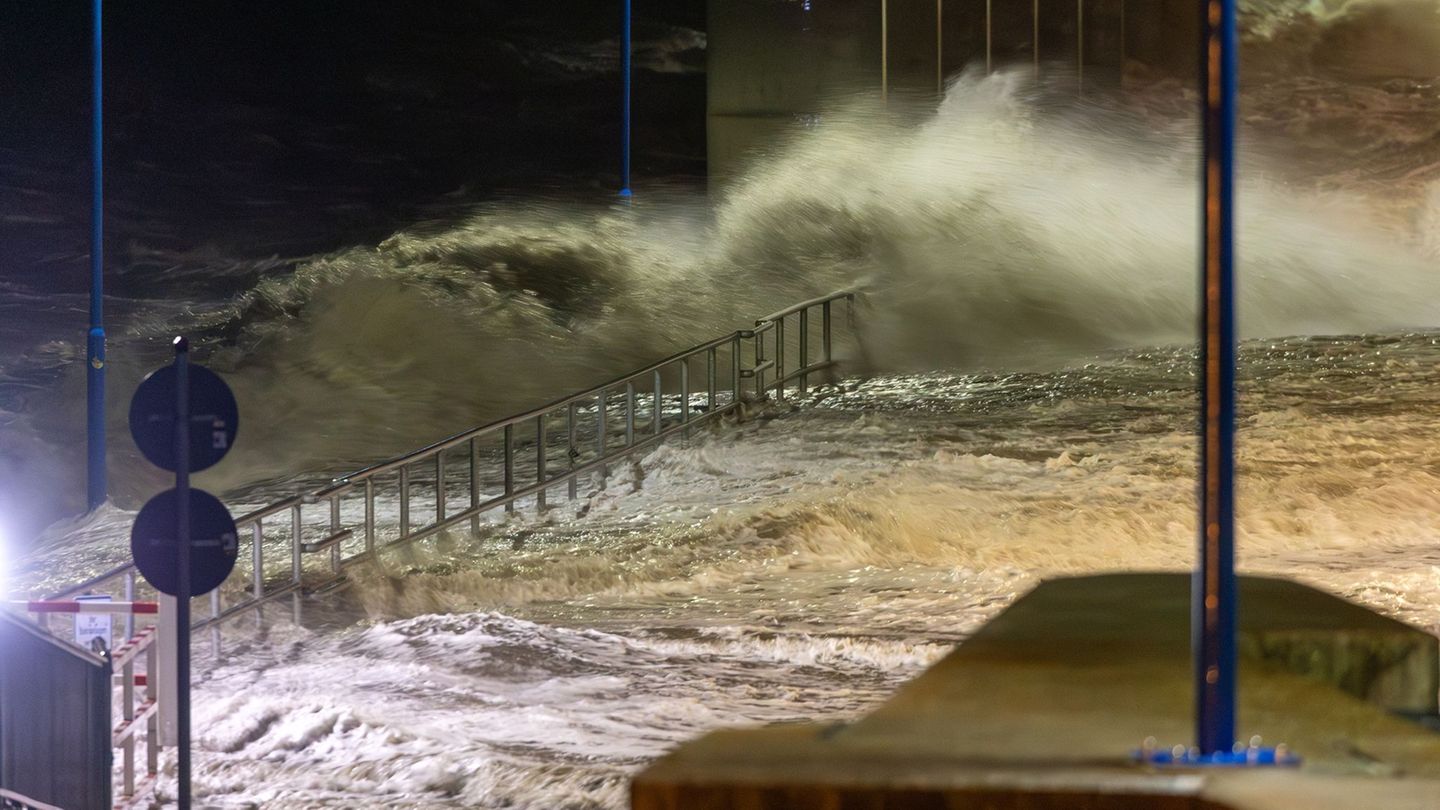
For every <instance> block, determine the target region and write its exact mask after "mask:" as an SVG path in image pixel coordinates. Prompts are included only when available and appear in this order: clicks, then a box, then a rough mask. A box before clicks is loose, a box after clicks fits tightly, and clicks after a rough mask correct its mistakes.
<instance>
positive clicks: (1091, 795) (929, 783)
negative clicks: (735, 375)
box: [632, 574, 1440, 810]
mask: <svg viewBox="0 0 1440 810" xmlns="http://www.w3.org/2000/svg"><path fill="white" fill-rule="evenodd" d="M1189 582H1190V581H1189V577H1188V576H1187V575H1183V574H1117V575H1104V576H1092V577H1078V578H1073V579H1062V580H1055V581H1051V582H1046V583H1043V584H1042V585H1040V586H1039V587H1037V588H1036V589H1035V590H1034V591H1032V592H1031V593H1029V594H1027V595H1026V596H1024V597H1023V598H1021V599H1020V600H1019V601H1017V602H1016V603H1015V604H1014V605H1012V606H1011V607H1010V608H1009V609H1007V610H1006V611H1005V612H1004V613H1002V614H1001V615H999V616H997V617H996V618H995V619H994V620H993V621H991V622H990V623H989V624H987V625H986V626H985V627H984V628H982V629H981V630H980V631H979V632H978V633H976V634H975V636H973V637H972V638H971V639H969V640H968V641H966V642H965V643H964V644H962V645H960V647H959V648H957V649H956V650H955V651H954V652H952V653H951V654H950V655H949V656H947V657H946V658H945V659H943V660H942V661H940V662H939V663H938V664H936V665H935V666H934V667H932V668H931V669H930V670H929V671H927V672H926V673H924V674H923V675H921V676H920V677H919V678H917V679H915V680H914V681H912V682H911V683H910V684H908V685H907V686H905V687H904V688H902V689H901V690H900V691H899V692H898V693H897V694H896V695H895V697H893V698H892V699H890V700H889V701H888V702H886V703H885V704H883V705H882V706H881V707H880V708H879V709H877V710H876V711H875V712H873V713H872V714H870V715H869V716H867V717H864V718H862V719H860V720H858V721H855V722H853V723H849V724H834V725H803V726H799V725H797V726H782V727H773V728H764V729H755V730H748V731H721V732H717V733H714V734H710V735H708V736H706V737H704V738H702V739H700V740H697V741H694V742H692V743H688V744H686V745H684V746H681V747H680V748H679V749H677V750H676V751H675V752H673V753H671V754H670V755H668V756H667V757H665V758H663V759H661V760H660V761H658V762H656V763H655V764H654V765H652V766H651V767H650V768H648V769H647V770H645V771H644V772H642V773H641V774H639V775H638V776H637V777H636V778H635V780H634V782H633V785H632V802H633V803H632V807H633V808H635V810H680V809H681V808H684V810H722V809H723V810H731V809H732V808H733V809H734V810H740V809H741V808H744V809H745V810H770V809H771V808H816V810H819V809H820V808H826V810H832V809H833V810H841V809H842V808H843V809H846V810H848V808H865V810H889V809H890V808H921V809H923V808H937V809H938V808H946V810H952V809H954V808H993V809H994V810H1002V809H1005V808H1017V810H1018V809H1019V808H1024V809H1025V810H1040V809H1042V808H1046V809H1048V808H1062V807H1063V808H1072V807H1085V808H1123V809H1126V810H1128V808H1142V807H1143V808H1197V809H1199V808H1215V809H1216V810H1219V809H1220V808H1231V809H1233V810H1269V809H1270V808H1276V809H1277V810H1278V809H1279V808H1299V807H1304V808H1316V809H1317V810H1318V809H1322V808H1352V807H1353V808H1369V807H1386V808H1415V810H1420V809H1421V808H1424V809H1425V810H1435V808H1440V734H1436V733H1435V732H1432V731H1428V730H1426V729H1425V728H1423V727H1422V726H1420V725H1418V724H1416V723H1413V722H1410V721H1408V720H1405V719H1402V718H1400V717H1396V716H1395V715H1394V714H1393V712H1403V713H1410V714H1417V713H1431V714H1433V713H1434V712H1435V708H1436V695H1437V691H1440V684H1437V679H1440V641H1437V639H1436V638H1435V637H1433V636H1430V635H1429V634H1427V633H1424V632H1422V631H1419V630H1416V629H1414V628H1411V627H1409V626H1407V625H1405V624H1403V623H1401V622H1397V621H1394V620H1391V619H1388V618H1385V617H1383V616H1379V615H1377V614H1375V613H1373V612H1371V611H1369V610H1366V609H1364V608H1361V607H1358V606H1356V605H1353V604H1351V603H1349V602H1346V601H1344V600H1342V599H1338V598H1336V597H1334V596H1330V595H1328V594H1325V593H1322V592H1320V591H1317V590H1315V589H1313V588H1308V587H1305V586H1302V585H1298V584H1295V583H1292V582H1288V581H1284V580H1276V579H1265V578H1258V577H1243V578H1241V583H1240V594H1241V608H1240V610H1241V613H1240V645H1239V646H1240V650H1241V671H1240V679H1239V680H1240V707H1239V722H1240V730H1241V734H1242V737H1249V736H1251V735H1254V734H1259V735H1262V736H1263V737H1264V739H1265V741H1266V743H1267V744H1274V743H1280V742H1284V743H1287V744H1288V745H1290V747H1291V748H1293V749H1295V750H1296V751H1298V752H1299V753H1300V754H1301V755H1302V756H1303V757H1305V764H1304V765H1303V766H1302V767H1301V768H1299V769H1291V770H1266V771H1256V770H1208V771H1188V772H1185V771H1172V770H1165V771H1159V770H1155V769H1153V768H1149V767H1146V766H1140V765H1136V764H1134V763H1133V762H1131V760H1130V757H1129V755H1130V752H1131V751H1133V750H1134V749H1135V748H1137V747H1138V746H1139V745H1140V743H1141V741H1142V740H1143V739H1144V738H1145V737H1148V736H1154V737H1155V738H1157V739H1158V740H1160V741H1161V744H1163V745H1170V744H1174V743H1187V744H1188V743H1189V742H1190V740H1191V737H1192V735H1193V730H1192V719H1191V715H1192V706H1191V694H1192V687H1191V682H1190V678H1191V668H1190V650H1189ZM817 719H819V720H823V718H817Z"/></svg>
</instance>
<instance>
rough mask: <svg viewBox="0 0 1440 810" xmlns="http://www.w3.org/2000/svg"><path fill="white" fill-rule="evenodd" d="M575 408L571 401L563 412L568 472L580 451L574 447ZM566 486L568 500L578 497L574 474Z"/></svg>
mask: <svg viewBox="0 0 1440 810" xmlns="http://www.w3.org/2000/svg"><path fill="white" fill-rule="evenodd" d="M576 410H577V408H576V406H575V403H574V402H571V403H570V404H569V406H568V407H567V408H566V413H565V432H566V434H567V435H566V448H565V457H566V458H567V459H569V460H570V472H572V473H573V472H575V460H576V459H577V458H578V457H579V455H580V451H578V450H576V449H575V412H576ZM567 488H568V490H569V493H570V500H572V501H573V500H575V498H576V497H578V496H579V494H580V484H579V482H578V481H576V480H575V476H574V475H571V476H570V483H569V485H568V487H567Z"/></svg>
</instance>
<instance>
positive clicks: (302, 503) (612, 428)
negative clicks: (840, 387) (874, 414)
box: [46, 289, 860, 650]
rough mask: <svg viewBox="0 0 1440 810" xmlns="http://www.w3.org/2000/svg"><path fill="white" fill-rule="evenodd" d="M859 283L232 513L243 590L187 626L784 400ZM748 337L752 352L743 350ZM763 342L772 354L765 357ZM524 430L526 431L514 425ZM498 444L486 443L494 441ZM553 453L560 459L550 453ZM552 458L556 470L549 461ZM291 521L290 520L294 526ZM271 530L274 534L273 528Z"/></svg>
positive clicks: (305, 588) (294, 592)
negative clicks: (244, 540) (321, 509)
mask: <svg viewBox="0 0 1440 810" xmlns="http://www.w3.org/2000/svg"><path fill="white" fill-rule="evenodd" d="M859 292H860V291H859V290H856V289H847V290H842V291H839V292H835V293H831V294H830V295H826V296H820V297H817V298H812V299H810V300H808V301H803V302H801V303H798V304H795V305H793V306H791V307H787V308H786V309H782V310H780V311H778V312H775V313H772V314H770V315H767V316H765V317H764V318H761V319H759V320H757V321H756V322H755V323H756V326H755V328H753V329H742V330H737V331H734V332H731V333H730V334H728V335H724V336H721V337H718V338H715V339H713V340H710V341H707V342H704V343H700V344H698V345H695V346H692V347H690V348H688V349H685V350H683V351H680V352H676V353H675V354H672V355H670V356H668V357H666V358H663V359H661V360H658V361H656V362H653V363H650V364H649V365H646V366H643V367H641V368H639V369H636V370H634V371H630V372H628V373H626V374H622V375H620V376H618V377H615V378H613V379H611V380H609V381H607V382H604V383H601V384H599V385H595V386H591V387H589V388H586V389H585V390H583V391H578V392H575V393H572V394H567V395H565V396H563V397H560V398H558V399H555V400H553V401H551V402H549V403H546V404H544V405H541V406H539V407H536V408H532V409H530V410H527V411H524V412H522V413H519V414H514V415H511V416H507V417H504V418H502V419H497V420H495V421H493V422H489V423H487V424H484V425H480V426H478V427H474V428H470V429H468V430H465V431H461V432H459V433H456V434H454V435H451V436H448V437H446V438H443V439H440V440H439V441H436V442H432V443H430V444H428V445H426V446H424V447H421V448H419V449H417V450H412V451H410V452H408V453H405V454H403V455H400V456H396V457H394V458H390V459H386V460H384V461H380V462H376V463H374V464H371V465H369V466H367V467H363V468H361V469H359V470H355V471H354V472H351V473H348V474H346V475H343V476H339V477H337V478H334V479H331V481H330V482H329V483H327V484H325V485H323V486H320V487H318V488H316V489H314V490H312V491H309V492H304V493H299V494H295V495H290V496H288V497H285V498H282V499H280V500H278V501H275V502H273V503H270V504H266V505H265V506H262V507H259V508H258V509H255V510H253V511H251V512H249V513H247V514H245V515H242V516H241V517H240V518H239V519H237V520H236V521H235V523H236V528H237V530H238V531H239V533H240V534H241V535H242V537H243V536H244V535H245V534H249V535H250V551H251V557H250V560H251V563H250V566H249V568H250V571H249V573H250V580H251V581H250V583H249V587H248V589H246V590H245V591H244V592H243V593H242V594H238V595H236V594H232V598H231V600H230V604H228V605H222V604H221V602H222V598H221V594H220V591H219V590H216V591H212V592H211V594H210V615H209V616H208V617H202V618H198V619H197V620H196V621H195V622H193V623H192V625H191V629H192V631H193V630H194V629H199V628H203V627H206V626H210V627H212V637H211V641H212V645H213V646H214V647H215V648H216V649H217V650H218V645H219V636H218V628H219V623H220V622H221V621H223V620H224V619H227V618H229V617H231V616H233V615H235V614H237V613H239V612H241V611H243V610H248V609H252V608H258V607H259V606H261V605H263V604H266V603H268V602H270V601H273V600H275V599H277V598H280V597H282V596H293V597H294V598H295V600H296V601H295V605H294V609H295V613H296V616H297V619H298V617H299V612H300V602H299V598H300V596H301V595H302V594H305V593H313V592H316V591H317V590H320V589H328V588H330V587H333V586H335V585H337V584H343V582H344V581H345V574H344V571H345V569H346V568H347V567H348V566H351V565H355V564H358V563H361V562H364V561H368V560H371V559H373V558H374V556H375V555H376V554H377V553H378V552H380V551H382V550H385V549H388V548H391V547H394V546H398V545H402V544H406V543H413V542H415V541H417V540H421V539H424V538H426V537H430V536H433V535H435V534H438V533H439V532H442V531H445V530H447V529H449V528H451V527H453V526H456V525H458V524H461V523H464V522H465V521H470V524H471V527H472V529H473V530H476V531H478V529H479V526H480V523H479V520H480V515H482V514H484V513H485V512H489V511H491V510H494V509H499V508H504V509H505V510H507V511H513V510H514V509H515V507H516V503H517V501H520V500H522V499H523V500H530V499H533V501H534V504H535V507H536V508H537V509H539V510H544V509H545V508H546V498H547V495H548V493H549V491H550V490H552V489H555V488H557V487H563V488H565V489H566V491H567V494H568V497H569V499H571V500H574V499H576V498H577V497H578V494H579V490H578V481H579V479H581V478H583V477H585V476H589V475H594V474H599V475H601V476H604V475H606V474H607V473H608V471H609V469H610V468H611V466H612V465H613V464H614V463H615V462H617V461H619V460H621V459H623V458H625V457H627V456H630V455H632V454H634V453H636V452H638V451H640V450H643V449H645V448H648V447H650V446H651V445H653V444H655V443H657V442H660V441H662V440H664V439H665V438H667V437H669V436H672V435H675V434H676V433H685V434H688V433H689V431H691V430H692V429H694V428H696V427H699V426H701V425H703V424H706V423H708V422H710V421H711V420H714V419H716V418H719V417H720V416H723V415H725V414H728V413H731V412H732V411H734V410H736V409H737V408H739V407H740V406H741V405H742V404H743V402H744V401H745V400H746V399H747V398H749V397H752V396H753V397H756V398H761V399H763V398H766V397H768V396H769V395H770V394H771V393H773V394H774V395H775V397H776V399H781V400H783V399H784V398H785V395H786V388H787V386H789V385H790V384H791V383H794V384H795V385H794V387H795V388H796V389H798V391H799V392H800V393H801V394H802V395H803V394H804V393H805V392H806V391H807V390H808V386H809V375H811V374H814V373H818V372H822V371H828V370H830V369H832V368H833V367H834V366H835V365H836V361H835V358H834V355H833V350H832V346H833V334H832V332H833V328H832V319H831V314H832V308H833V305H834V304H835V302H837V301H845V302H847V304H848V305H849V314H850V320H851V322H852V325H853V319H854V304H855V300H856V296H857V295H858V294H859ZM816 309H818V310H819V311H820V315H821V318H820V329H819V335H818V336H819V338H820V340H821V346H822V351H821V355H820V357H819V358H818V359H816V360H815V361H813V362H812V360H811V357H810V349H809V341H810V338H811V332H812V331H814V330H812V329H811V326H810V315H811V313H812V311H813V310H816ZM792 317H793V318H795V319H798V322H799V329H798V330H797V331H796V332H795V333H794V334H793V335H792V337H793V338H794V339H793V340H792V341H787V338H786V335H785V332H786V328H785V327H786V323H787V320H790V319H792ZM792 342H793V343H794V344H795V347H797V348H798V356H799V358H800V362H799V364H798V366H797V367H795V368H787V366H786V363H785V355H786V349H787V346H788V345H789V343H792ZM747 348H749V350H750V351H749V354H750V356H749V357H746V356H745V354H746V352H745V349H747ZM767 352H770V353H773V356H772V357H768V358H767V356H766V355H767ZM722 354H726V355H728V356H727V357H725V359H726V360H728V363H727V365H728V367H729V368H728V374H726V375H725V376H728V377H729V379H728V380H727V381H726V382H727V384H726V385H725V386H723V387H722V386H721V385H720V384H719V382H720V377H721V375H720V371H721V355H722ZM692 364H693V365H696V366H699V365H702V364H703V366H704V370H703V377H702V378H701V380H700V382H699V384H698V385H692V374H691V372H692V368H691V366H692ZM769 374H773V379H770V380H769V381H768V382H767V379H766V378H767V375H769ZM667 377H668V383H667ZM677 378H678V379H677ZM752 379H753V380H754V383H753V386H747V385H746V382H745V381H746V380H752ZM647 383H648V384H647ZM642 387H644V388H646V389H648V390H642ZM677 389H678V390H677ZM747 389H748V390H747ZM642 408H643V409H642ZM637 417H648V418H642V419H637ZM621 419H623V424H622V423H621V422H620V421H619V420H621ZM552 422H558V423H560V424H561V426H562V428H563V432H557V433H554V434H552V433H551V432H550V430H549V427H550V423H552ZM582 423H583V424H582ZM522 432H523V435H517V434H522ZM482 440H486V441H495V440H498V442H499V444H500V448H499V449H500V453H499V456H500V458H499V459H498V466H496V465H495V464H493V463H492V467H494V469H491V472H493V473H499V474H500V477H501V481H502V482H503V488H502V491H499V492H491V493H486V492H483V490H484V489H485V486H484V481H483V479H484V476H485V472H486V469H487V468H486V459H487V456H486V451H485V448H483V447H482V446H481V441H482ZM462 448H463V449H464V450H465V453H464V455H465V456H466V457H467V460H468V465H469V472H468V474H467V475H462V476H451V475H448V474H447V464H446V461H447V458H446V456H447V453H448V454H450V455H460V452H459V451H460V450H461V449H462ZM527 448H528V452H529V453H530V454H532V455H530V456H529V460H528V462H525V463H523V464H522V461H521V459H520V458H518V457H517V451H520V450H526V449H527ZM494 449H495V448H493V447H492V448H491V452H493V451H494ZM562 451H563V452H562ZM561 455H563V458H558V457H559V456H561ZM552 456H557V458H556V459H552V458H551V457H552ZM587 456H588V457H587ZM557 460H558V464H557V466H556V467H555V468H554V469H553V470H552V469H551V466H550V465H551V463H552V461H557ZM491 461H492V462H495V461H496V460H495V459H491ZM421 465H426V466H427V467H429V468H430V472H429V473H428V476H426V477H425V480H423V481H420V482H418V483H417V482H416V481H414V480H413V478H412V473H413V472H414V471H415V470H416V469H420V468H421ZM517 472H523V473H525V474H526V476H527V480H525V481H517V480H516V474H517ZM397 474H398V481H397V480H396V478H395V476H396V475H397ZM454 478H459V479H460V481H461V484H460V486H461V487H468V497H469V502H468V504H467V505H466V506H464V507H463V508H456V509H454V511H451V506H452V501H453V500H454V499H453V498H452V497H450V496H451V494H452V493H449V492H447V488H448V487H449V485H450V482H451V479H454ZM492 483H494V482H493V481H492ZM392 484H393V488H392V487H391V486H390V485H392ZM382 488H386V489H387V490H389V493H393V497H394V498H395V500H396V501H397V502H398V507H399V518H400V519H399V525H398V530H395V529H396V527H393V526H392V527H387V528H388V529H389V531H388V534H389V535H390V536H389V537H387V538H381V537H380V526H379V522H378V521H377V518H376V512H377V508H376V504H377V501H379V500H380V498H381V497H386V498H389V497H392V494H384V495H382V493H381V492H380V490H381V489H382ZM417 488H421V489H428V490H429V491H430V492H431V493H433V498H432V499H431V500H430V501H429V509H430V514H431V517H430V518H429V519H428V522H425V523H423V524H421V525H413V524H414V521H412V519H411V518H412V515H411V511H412V510H411V507H412V506H413V505H414V504H415V498H416V494H415V490H416V489H417ZM457 491H458V490H457ZM356 492H359V493H360V494H361V496H362V500H363V505H364V510H363V518H357V517H356V516H355V515H353V514H350V515H347V514H345V512H344V510H343V509H342V499H343V498H344V497H345V496H347V495H351V494H353V493H356ZM317 506H328V511H329V515H328V521H320V522H321V523H324V525H323V526H320V525H315V524H316V521H315V520H314V519H313V516H314V511H315V510H314V509H313V508H312V509H311V510H310V517H311V520H310V525H308V526H307V525H306V507H317ZM277 516H285V517H281V518H280V520H279V521H278V524H279V525H280V526H281V527H282V528H281V532H280V536H281V537H284V538H285V540H287V541H288V542H287V543H285V544H284V545H283V546H282V548H285V550H286V551H288V554H286V555H285V556H287V557H288V559H289V561H290V564H289V571H288V572H284V573H283V574H282V573H281V572H282V571H283V568H281V567H280V566H279V565H278V564H277V565H272V566H271V568H272V569H274V570H271V571H269V572H268V575H267V570H266V553H267V551H269V552H270V553H272V554H273V553H274V551H275V550H274V549H267V547H266V544H265V533H266V531H267V527H268V526H270V525H272V524H268V523H267V521H270V520H271V519H273V518H277ZM286 518H288V520H287V519H286ZM285 523H288V524H289V526H288V530H286V528H285V527H284V524H285ZM345 524H348V525H345ZM269 530H270V531H272V533H273V532H274V529H273V528H271V529H269ZM307 533H308V534H309V538H307V537H306V535H307ZM285 535H288V537H285ZM272 536H273V535H272ZM361 542H363V547H362V548H360V549H359V550H355V549H354V544H355V543H361ZM347 547H349V548H348V549H347ZM327 552H328V554H327ZM312 555H321V556H328V557H329V566H328V568H329V571H328V572H327V573H326V576H325V578H324V579H323V580H322V581H320V582H318V584H317V582H316V578H315V577H314V576H307V570H306V559H307V557H310V556H312ZM275 562H277V563H278V560H276V561H275ZM315 573H318V572H315ZM120 577H125V581H126V594H127V598H132V599H133V592H134V582H135V567H134V564H133V563H127V564H124V565H120V566H117V567H115V568H113V569H111V570H109V571H106V572H104V573H102V574H99V575H96V576H93V577H91V578H89V579H87V580H85V581H84V582H82V583H79V584H78V585H73V586H70V587H67V588H65V589H63V590H61V591H59V592H57V593H55V594H52V595H50V596H47V597H46V598H47V599H64V598H67V597H70V596H72V595H74V594H76V593H81V592H84V591H89V590H95V589H96V588H98V587H100V586H102V585H104V584H106V583H108V582H111V581H113V580H116V579H117V578H120Z"/></svg>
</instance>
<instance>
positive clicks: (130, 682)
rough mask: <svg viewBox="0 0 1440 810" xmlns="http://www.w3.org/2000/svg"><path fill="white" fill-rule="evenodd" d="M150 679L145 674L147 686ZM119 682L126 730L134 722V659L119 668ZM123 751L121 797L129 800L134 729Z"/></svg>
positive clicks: (121, 712)
mask: <svg viewBox="0 0 1440 810" xmlns="http://www.w3.org/2000/svg"><path fill="white" fill-rule="evenodd" d="M126 641H129V639H128V638H127V639H126ZM150 677H151V676H150V675H149V674H148V673H147V675H146V677H145V682H146V683H147V684H148V683H149V682H150ZM120 681H121V683H120V716H121V718H122V719H123V720H124V721H125V726H126V727H127V728H128V727H129V725H130V724H131V723H132V722H134V721H135V658H134V657H133V656H132V657H131V658H130V660H128V661H126V662H125V666H123V667H121V668H120ZM123 750H124V753H123V755H122V756H123V758H124V762H123V764H122V766H121V767H122V768H123V770H124V790H123V793H122V795H124V797H125V798H126V799H129V798H130V797H131V796H134V795H135V731H134V729H131V730H130V734H129V735H128V736H126V737H125V742H124V745H123Z"/></svg>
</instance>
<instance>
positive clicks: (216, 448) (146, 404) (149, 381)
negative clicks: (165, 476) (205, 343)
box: [130, 364, 240, 472]
mask: <svg viewBox="0 0 1440 810" xmlns="http://www.w3.org/2000/svg"><path fill="white" fill-rule="evenodd" d="M189 374H190V469H191V470H192V471H199V470H203V469H206V468H207V467H211V466H213V465H214V464H215V463H216V462H218V461H219V460H220V459H222V458H224V457H225V454H226V453H228V452H230V447H231V446H232V445H234V444H235V433H236V431H237V430H238V428H239V427H240V410H239V408H238V407H237V406H236V405H235V394H234V393H232V392H231V391H230V386H228V385H226V384H225V381H224V380H222V379H220V375H218V374H216V373H215V372H213V371H211V370H210V369H208V368H205V367H204V366H197V365H193V364H192V365H191V366H190V371H189ZM175 388H176V385H175V367H174V366H162V367H161V368H159V369H157V370H156V371H155V372H153V373H152V374H151V375H150V376H148V377H146V378H145V381H144V382H142V383H140V387H139V388H137V389H135V396H134V397H132V398H131V399H130V435H131V436H133V437H134V438H135V444H136V445H137V446H138V447H139V448H140V452H141V453H143V454H144V455H145V458H146V459H148V460H149V461H150V463H151V464H154V465H155V466H157V467H159V468H160V469H162V470H170V471H172V472H173V471H174V470H175Z"/></svg>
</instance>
